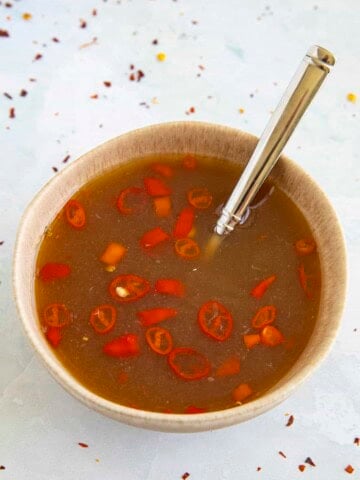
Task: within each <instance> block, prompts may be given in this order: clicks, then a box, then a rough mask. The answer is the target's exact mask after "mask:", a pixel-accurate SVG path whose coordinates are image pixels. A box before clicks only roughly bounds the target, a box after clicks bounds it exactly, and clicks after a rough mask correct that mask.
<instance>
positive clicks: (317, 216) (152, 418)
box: [14, 122, 346, 432]
mask: <svg viewBox="0 0 360 480" xmlns="http://www.w3.org/2000/svg"><path fill="white" fill-rule="evenodd" d="M256 142H257V139H256V138H255V137H253V136H252V135H249V134H247V133H244V132H241V131H238V130H234V129H231V128H228V127H222V126H218V125H212V124H204V123H198V122H179V123H169V124H161V125H155V126H151V127H147V128H144V129H140V130H136V131H133V132H130V133H128V134H125V135H122V136H120V137H118V138H115V139H113V140H111V141H109V142H107V143H105V144H103V145H101V146H99V147H97V148H96V149H94V150H92V151H91V152H89V153H87V154H85V155H84V156H82V157H81V158H80V159H79V160H77V161H76V162H74V163H73V164H71V165H69V166H68V167H67V168H65V169H64V170H63V171H61V172H60V173H59V174H58V175H56V176H55V177H54V178H53V179H52V180H51V181H50V182H49V183H47V184H46V185H45V187H44V188H43V189H42V190H41V191H40V192H39V193H38V195H37V196H36V197H35V198H34V199H33V201H32V202H31V204H30V205H29V206H28V208H27V210H26V212H25V215H24V217H23V219H22V223H21V226H20V229H19V232H18V239H17V244H16V248H15V259H14V289H15V297H16V301H17V305H18V309H19V313H20V316H21V318H22V321H23V325H24V327H25V331H26V333H27V335H28V336H29V338H30V340H31V342H32V344H33V346H34V347H35V349H36V351H37V352H38V353H39V354H40V356H41V358H42V359H43V360H44V361H45V364H46V366H47V367H48V369H49V370H50V371H51V373H52V374H53V376H54V377H55V378H56V379H57V380H58V381H59V382H60V383H61V384H62V385H63V386H64V387H65V388H66V389H67V390H68V391H69V392H70V393H72V394H73V395H74V396H76V397H77V398H79V399H80V400H81V401H83V402H84V403H85V404H87V405H88V406H90V407H92V408H94V409H96V410H98V411H100V412H102V413H104V414H106V415H108V416H111V417H113V418H115V419H117V420H120V421H123V422H125V423H129V424H132V425H137V426H141V427H145V428H151V429H157V430H164V431H182V432H185V431H187V432H189V431H200V430H208V429H214V428H220V427H223V426H227V425H231V424H234V423H239V422H241V421H245V420H247V419H249V418H251V417H254V416H256V415H258V414H260V413H262V412H264V411H266V410H268V409H269V408H271V407H273V406H275V405H277V404H278V403H280V402H281V401H283V400H284V399H285V398H286V397H287V396H289V394H290V393H291V392H292V391H293V389H294V388H295V387H296V386H297V385H299V384H300V383H301V382H302V381H303V380H304V379H305V378H306V377H307V376H308V375H309V374H310V373H311V372H312V371H313V370H314V368H315V367H316V366H317V365H318V364H319V362H320V361H321V360H322V359H323V358H324V356H325V355H326V353H327V351H328V350H329V348H330V346H331V344H332V342H333V340H334V338H335V335H336V332H337V329H338V327H339V323H340V317H341V313H342V309H343V304H344V297H345V284H346V259H345V249H344V242H343V237H342V233H341V228H340V226H339V223H338V221H337V218H336V215H335V213H334V211H333V209H332V207H331V205H330V204H329V201H328V200H327V198H326V197H325V195H324V194H323V192H322V191H321V190H320V189H319V187H318V186H317V185H316V184H315V183H314V182H313V181H312V180H311V178H310V177H309V176H308V175H307V174H306V173H305V172H304V171H303V170H302V169H300V168H299V167H298V166H296V165H295V164H294V163H293V162H291V161H290V160H288V159H286V158H284V157H282V158H281V159H280V160H279V162H278V163H277V165H276V167H275V168H274V170H273V172H272V174H271V178H272V180H273V181H274V183H275V184H276V185H279V187H281V189H282V190H283V191H285V193H286V194H287V195H288V196H289V197H290V198H291V199H292V200H293V201H294V202H295V203H296V204H297V205H298V207H299V208H300V210H301V211H302V213H303V214H304V216H305V217H306V219H307V221H308V223H309V225H310V227H311V229H312V231H313V235H314V238H315V240H316V242H317V245H318V248H319V252H320V262H321V270H322V292H321V299H320V307H319V315H318V319H317V321H316V324H315V328H314V331H313V333H312V335H311V338H310V340H309V342H308V344H307V346H306V348H305V350H304V351H303V353H302V354H301V356H300V357H299V359H298V360H297V362H296V363H295V365H294V366H293V367H292V368H291V369H290V370H289V371H288V372H287V374H286V375H285V376H284V377H283V378H282V379H281V380H280V381H279V382H278V383H277V384H276V385H275V386H274V387H272V388H271V389H270V390H269V391H268V392H267V393H266V394H265V395H263V396H262V397H260V398H259V399H256V400H254V401H252V402H250V403H247V404H244V405H242V406H239V407H235V408H232V409H229V410H224V411H219V412H211V413H206V414H202V415H188V416H186V415H171V414H170V415H169V414H161V413H153V412H144V411H139V410H134V409H131V408H128V407H124V406H121V405H118V404H115V403H113V402H109V401H107V400H105V399H103V398H102V397H99V396H97V395H95V394H94V393H92V392H90V391H88V390H87V389H86V388H85V387H83V386H82V385H80V384H79V383H78V382H77V381H76V380H75V379H74V378H73V377H72V376H71V375H70V374H69V373H68V372H67V371H66V370H65V369H64V368H63V367H62V365H61V363H60V362H59V361H58V360H57V358H56V357H55V356H54V354H53V353H52V351H51V349H50V348H49V346H48V344H47V342H46V341H45V339H44V337H43V335H42V334H41V332H40V329H39V326H38V320H37V313H36V308H35V295H34V276H35V262H36V255H37V251H38V248H39V245H40V242H41V239H42V236H43V233H44V229H45V227H46V226H47V225H48V224H49V223H51V221H52V220H53V218H54V217H55V215H56V214H57V213H58V211H59V210H60V209H61V208H62V207H63V205H64V204H65V203H66V201H67V200H68V199H69V198H70V197H71V196H72V195H73V194H74V193H75V192H76V191H77V190H78V189H79V188H80V187H81V186H82V185H83V184H84V183H86V182H87V181H89V180H91V179H93V178H94V177H96V176H98V175H99V174H101V173H102V172H104V171H106V170H109V169H112V168H113V167H115V166H116V165H119V164H120V163H123V162H127V161H129V160H131V159H132V158H138V157H143V156H146V155H150V154H154V153H174V152H176V153H189V152H192V153H195V154H199V155H207V156H212V157H218V158H224V159H227V160H230V161H232V162H236V163H240V164H243V165H245V164H246V162H247V160H248V159H249V157H250V155H251V153H252V151H253V149H254V147H255V145H256Z"/></svg>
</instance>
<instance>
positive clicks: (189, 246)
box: [175, 238, 200, 260]
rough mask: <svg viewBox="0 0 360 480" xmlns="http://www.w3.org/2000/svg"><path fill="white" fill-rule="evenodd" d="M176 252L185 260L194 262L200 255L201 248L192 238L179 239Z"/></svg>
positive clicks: (176, 243)
mask: <svg viewBox="0 0 360 480" xmlns="http://www.w3.org/2000/svg"><path fill="white" fill-rule="evenodd" d="M175 252H176V254H177V255H179V257H181V258H183V259H185V260H193V259H194V258H197V257H198V256H199V255H200V248H199V245H198V244H197V243H196V242H195V240H193V239H192V238H179V239H178V240H176V242H175Z"/></svg>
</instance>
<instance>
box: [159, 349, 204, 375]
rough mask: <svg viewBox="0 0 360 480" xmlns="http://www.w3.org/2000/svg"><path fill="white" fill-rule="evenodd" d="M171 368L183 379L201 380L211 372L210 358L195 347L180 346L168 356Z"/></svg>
mask: <svg viewBox="0 0 360 480" xmlns="http://www.w3.org/2000/svg"><path fill="white" fill-rule="evenodd" d="M168 362H169V365H170V367H171V369H172V370H173V371H174V372H175V373H176V375H178V376H179V377H180V378H182V379H183V380H199V379H200V378H204V377H206V376H207V375H208V374H209V373H210V369H211V366H210V362H209V360H208V359H207V358H206V357H205V356H204V355H202V354H201V353H199V352H197V351H196V350H194V349H193V348H188V347H180V348H175V349H174V350H172V351H171V352H170V354H169V356H168Z"/></svg>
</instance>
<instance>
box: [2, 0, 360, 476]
mask: <svg viewBox="0 0 360 480" xmlns="http://www.w3.org/2000/svg"><path fill="white" fill-rule="evenodd" d="M10 2H11V3H12V4H13V6H12V8H8V7H6V6H5V5H4V4H5V0H2V2H1V3H2V5H0V28H1V29H6V30H8V31H9V34H10V37H8V38H5V37H0V58H1V65H2V68H1V71H0V85H1V92H8V93H9V94H10V95H11V96H12V97H13V100H9V99H8V98H6V97H5V96H3V95H2V93H1V97H0V106H1V108H0V135H1V137H0V138H1V157H0V209H1V213H0V240H1V241H4V243H3V245H1V246H0V279H1V284H0V322H1V323H0V325H1V335H0V392H1V396H0V465H4V466H5V467H6V469H5V470H1V471H0V480H2V479H4V480H5V479H6V480H7V479H9V480H10V479H11V480H22V479H28V478H31V479H34V480H57V479H62V480H63V479H72V480H73V479H76V480H82V479H84V480H85V479H86V480H92V479H100V478H101V479H105V480H113V479H114V480H115V479H121V480H177V479H180V478H181V476H182V474H183V473H184V472H186V471H187V472H189V473H190V474H191V475H190V477H189V480H192V479H194V480H195V479H198V480H205V479H206V480H234V479H253V478H263V479H267V480H279V479H289V478H291V479H296V478H312V479H320V480H321V479H340V478H347V477H348V474H347V473H346V472H345V471H344V467H345V466H346V465H347V464H352V465H353V467H354V468H355V472H354V473H353V474H352V476H351V477H350V478H360V447H357V446H356V445H354V444H353V439H354V437H356V436H360V375H359V371H360V348H359V342H360V327H359V329H358V331H355V330H354V329H356V328H357V327H358V324H359V313H360V299H359V294H358V292H359V284H360V268H359V267H360V213H359V212H360V198H359V192H360V161H359V153H358V152H359V147H360V145H359V116H360V112H359V105H360V102H358V103H357V104H352V103H350V102H348V101H347V100H346V95H347V93H348V92H352V91H353V92H355V93H358V94H360V68H359V58H360V42H359V31H360V6H359V2H358V0H346V1H344V0H302V1H294V0H288V1H286V2H285V1H283V0H266V1H265V0H264V1H258V0H257V1H255V0H246V1H245V0H242V1H240V0H222V1H220V0H218V1H216V0H192V1H191V0H178V1H171V0H153V1H151V0H133V1H127V0H122V1H115V0H108V1H107V2H104V1H100V0H93V1H86V0H77V1H73V0H62V1H56V0H28V1H16V0H10ZM93 8H96V9H97V16H92V14H91V12H92V9H93ZM24 12H29V13H31V14H32V15H33V17H32V19H31V20H30V21H24V20H23V19H22V13H24ZM7 17H10V18H7ZM80 19H84V20H86V22H87V27H86V28H84V29H81V28H80V27H79V25H80ZM194 21H196V22H197V23H195V24H194ZM52 37H57V38H58V39H59V40H60V42H59V43H54V42H53V41H52V40H51V39H52ZM93 37H97V39H98V40H97V42H96V44H94V45H91V46H89V47H86V48H82V49H80V48H79V47H80V45H82V44H84V43H87V42H89V41H91V39H92V38H93ZM155 38H157V39H158V41H159V44H158V45H157V46H154V45H152V40H153V39H155ZM313 43H318V44H320V45H323V46H325V47H327V48H329V49H330V50H332V51H334V53H335V54H336V56H337V58H338V62H337V65H336V67H335V69H334V71H333V73H332V74H331V76H330V77H329V78H328V80H327V82H326V84H325V85H324V87H323V89H322V90H321V92H320V93H319V95H318V97H317V98H316V101H315V103H314V104H313V106H312V107H311V109H310V111H309V112H308V113H307V114H306V116H305V117H304V119H303V121H302V123H301V126H300V127H299V129H298V131H297V132H296V134H295V135H294V137H293V139H292V140H291V142H290V143H289V145H288V147H287V149H286V152H287V154H288V155H290V156H291V157H293V158H294V159H295V160H296V161H298V162H299V164H301V165H302V166H303V167H305V169H306V170H307V171H308V172H309V173H310V174H311V175H312V176H313V177H314V178H315V179H316V180H317V181H318V183H319V184H320V185H321V186H322V188H323V189H324V190H325V191H326V193H327V194H328V195H329V197H330V198H331V201H332V202H333V205H334V206H335V208H336V210H337V212H338V214H339V216H340V217H341V219H342V223H343V226H344V230H345V236H346V241H347V247H348V255H349V280H350V282H349V295H348V302H347V307H346V311H345V315H344V319H343V324H342V328H341V331H340V334H339V337H338V339H337V342H336V344H335V346H334V348H333V350H332V352H331V354H330V355H329V357H328V358H327V360H326V361H325V362H324V363H323V365H322V366H321V368H320V369H319V370H318V371H317V372H316V373H315V375H313V376H312V378H311V379H310V380H309V381H307V382H306V384H305V385H304V386H302V387H301V388H300V389H299V390H298V391H297V392H296V394H295V395H293V396H292V398H290V399H289V400H288V401H286V402H285V403H284V404H282V405H280V406H279V407H277V408H276V409H274V410H272V411H271V412H269V413H267V414H265V415H263V416H261V417H259V418H257V419H255V420H253V421H251V422H248V423H246V424H243V425H239V426H237V427H233V428H229V429H225V430H221V431H215V432H209V433H202V434H192V435H173V434H162V433H156V432H149V431H142V430H139V429H135V428H131V427H127V426H124V425H121V424H117V423H115V422H113V421H111V420H109V419H107V418H104V417H102V416H100V415H98V414H96V413H93V412H91V411H89V410H88V409H87V408H86V407H84V406H83V405H82V404H80V403H78V402H77V401H76V400H74V399H73V398H71V397H70V396H69V395H68V394H67V393H65V392H64V391H63V390H62V389H61V388H60V387H59V386H58V385H57V384H56V383H55V382H54V380H52V378H51V377H50V375H49V374H48V373H47V371H45V369H44V367H43V366H42V365H41V364H40V363H39V361H38V360H37V358H35V357H34V355H33V352H32V350H31V348H30V346H29V344H28V342H27V341H26V339H25V338H24V335H23V333H22V330H21V326H20V321H19V318H18V316H17V313H16V310H15V306H14V301H13V299H12V291H11V258H12V250H13V245H14V239H15V233H16V229H17V226H18V223H19V220H20V216H21V213H22V211H23V210H24V208H25V205H26V204H27V203H28V202H29V200H30V199H31V197H32V196H33V195H34V194H35V192H36V191H37V190H38V189H39V188H40V187H41V186H42V185H43V184H44V183H45V182H46V181H47V180H48V179H49V178H50V177H51V176H52V175H53V174H54V172H53V171H52V167H53V166H55V167H57V168H59V169H61V168H63V167H64V165H63V164H62V159H63V158H64V157H65V156H66V155H68V154H69V155H71V159H70V161H72V160H74V159H75V158H76V157H77V156H79V155H80V154H81V153H83V152H86V151H87V150H89V149H91V148H92V147H94V146H95V145H97V144H99V143H101V142H103V141H105V140H107V139H109V138H111V137H113V136H116V135H118V134H120V133H122V132H125V131H128V130H130V129H133V128H137V127H141V126H143V125H148V124H151V123H156V122H163V121H168V120H189V119H191V120H206V121H211V122H217V123H223V124H226V125H231V126H234V127H238V128H241V129H244V130H247V131H250V132H253V133H255V134H259V133H260V132H261V129H262V128H263V126H264V124H265V122H266V121H267V119H268V117H269V112H270V111H271V110H272V109H273V108H274V106H275V105H276V103H277V101H278V99H279V97H280V95H281V92H282V91H283V89H284V87H285V86H286V84H287V82H288V81H289V79H290V77H291V75H292V74H293V71H294V69H295V68H296V66H297V64H298V62H299V60H300V58H301V57H302V55H303V54H304V52H305V50H306V49H307V47H308V46H309V45H310V44H313ZM160 51H164V52H165V53H166V54H167V59H166V61H165V62H163V63H160V62H158V61H156V59H155V55H156V53H158V52H160ZM37 53H41V54H42V55H43V57H42V58H41V59H40V60H38V61H35V62H33V58H34V56H35V55H36V54H37ZM130 64H134V65H135V66H136V68H140V69H142V70H143V71H144V73H145V78H143V79H142V81H141V82H139V83H137V82H130V81H129V79H128V75H129V65H130ZM198 65H203V66H204V67H205V70H203V71H202V70H200V69H199V67H198ZM197 74H201V76H200V77H198V76H197ZM30 77H33V78H36V82H30V81H29V78H30ZM104 80H108V81H111V82H112V86H111V88H106V87H105V86H104V85H103V81H104ZM23 88H24V89H26V90H27V91H28V95H27V96H26V97H20V96H19V91H20V90H21V89H23ZM95 93H97V94H98V95H99V98H98V99H90V95H92V94H95ZM252 94H253V96H252ZM209 96H211V98H209ZM154 97H156V100H154ZM141 102H146V103H147V104H148V105H149V107H150V108H146V106H141V105H140V103H141ZM154 102H158V103H154ZM191 106H194V107H195V109H196V112H195V113H194V114H192V115H191V116H187V115H186V114H185V111H186V110H188V109H189V108H190V107H191ZM11 107H14V108H15V114H16V118H14V119H9V108H11ZM239 108H244V109H245V112H244V113H243V114H240V113H239ZM286 413H290V414H293V415H294V416H295V422H294V424H293V425H292V426H291V427H289V428H286V427H285V423H286V416H285V414H286ZM78 442H86V443H87V444H88V445H89V448H87V449H82V448H80V447H79V446H78ZM279 450H282V451H283V452H284V453H285V454H286V456H287V458H286V459H285V458H282V457H281V456H280V455H279V454H278V451H279ZM307 456H310V457H311V458H312V459H313V460H314V462H315V463H316V465H317V466H316V467H311V466H308V465H307V467H306V470H305V472H304V473H301V472H300V471H299V470H298V468H297V466H298V465H299V464H300V463H303V462H304V460H305V458H306V457H307ZM96 459H98V461H97V460H96ZM258 466H261V467H262V470H261V471H259V472H257V471H256V468H257V467H258Z"/></svg>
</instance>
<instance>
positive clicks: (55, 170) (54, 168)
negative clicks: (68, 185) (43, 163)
mask: <svg viewBox="0 0 360 480" xmlns="http://www.w3.org/2000/svg"><path fill="white" fill-rule="evenodd" d="M51 168H52V169H53V171H54V172H55V173H57V172H58V171H59V170H58V169H57V168H56V167H51Z"/></svg>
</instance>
